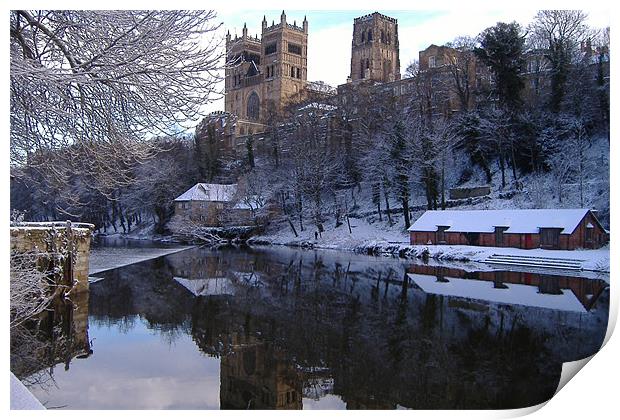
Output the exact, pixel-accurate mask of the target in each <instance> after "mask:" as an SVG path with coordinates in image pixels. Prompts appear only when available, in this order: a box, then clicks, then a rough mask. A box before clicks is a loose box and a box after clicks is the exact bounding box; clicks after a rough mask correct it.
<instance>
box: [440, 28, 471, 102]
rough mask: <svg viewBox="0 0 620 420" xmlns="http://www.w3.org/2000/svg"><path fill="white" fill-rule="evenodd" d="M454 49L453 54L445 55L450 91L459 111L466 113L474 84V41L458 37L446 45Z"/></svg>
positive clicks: (466, 37)
mask: <svg viewBox="0 0 620 420" xmlns="http://www.w3.org/2000/svg"><path fill="white" fill-rule="evenodd" d="M446 46H447V47H450V48H454V49H455V50H456V51H455V54H450V55H447V56H446V58H447V59H448V63H447V65H448V69H449V70H450V74H451V75H452V82H453V83H452V85H451V88H452V90H453V91H454V92H455V93H456V94H457V96H458V98H459V103H460V108H461V111H463V112H467V111H468V110H469V104H470V99H471V94H472V90H473V88H474V86H473V85H474V83H475V72H476V55H475V54H474V48H475V46H476V41H475V40H474V39H473V38H471V37H468V36H460V37H458V38H456V39H454V41H452V42H449V43H448V44H446Z"/></svg>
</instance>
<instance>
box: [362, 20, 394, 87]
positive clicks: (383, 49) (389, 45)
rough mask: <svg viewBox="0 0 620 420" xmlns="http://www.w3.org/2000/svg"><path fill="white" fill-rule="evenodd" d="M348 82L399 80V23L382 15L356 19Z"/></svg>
mask: <svg viewBox="0 0 620 420" xmlns="http://www.w3.org/2000/svg"><path fill="white" fill-rule="evenodd" d="M351 80H352V81H354V82H355V81H358V80H374V81H377V82H384V83H385V82H393V81H394V80H400V58H399V56H398V23H397V21H396V19H394V18H391V17H389V16H385V15H382V14H381V13H377V12H375V13H373V14H370V15H366V16H362V17H358V18H355V20H354V22H353V43H352V50H351Z"/></svg>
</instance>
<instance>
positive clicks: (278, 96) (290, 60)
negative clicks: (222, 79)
mask: <svg viewBox="0 0 620 420" xmlns="http://www.w3.org/2000/svg"><path fill="white" fill-rule="evenodd" d="M307 55H308V21H307V20H306V18H305V17H304V20H303V22H302V25H301V26H297V23H296V22H293V23H292V24H291V23H288V22H287V21H286V14H285V13H284V11H282V15H281V16H280V21H279V22H278V23H272V24H271V25H270V26H268V25H267V19H266V17H263V22H262V32H261V37H260V38H259V37H258V36H255V37H253V36H249V35H248V30H247V27H246V26H245V25H244V26H243V33H242V35H241V37H237V36H235V37H234V38H232V37H231V35H230V33H228V34H227V35H226V59H227V62H228V63H229V65H228V66H227V68H226V85H225V111H226V112H227V113H229V114H233V115H235V116H236V117H237V125H236V126H235V129H236V131H235V136H246V135H249V134H255V133H262V132H264V131H265V128H266V124H269V120H270V118H271V117H272V116H273V115H274V114H276V113H278V112H280V111H281V110H282V108H283V107H284V106H285V105H286V104H287V103H290V102H299V101H300V100H301V98H302V96H303V90H304V88H305V86H306V81H307V77H308V58H307Z"/></svg>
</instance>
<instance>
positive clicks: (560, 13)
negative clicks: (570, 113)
mask: <svg viewBox="0 0 620 420" xmlns="http://www.w3.org/2000/svg"><path fill="white" fill-rule="evenodd" d="M587 16H588V15H587V14H586V13H584V12H583V11H581V10H540V11H539V12H538V13H537V14H536V16H535V17H534V21H533V22H532V23H531V25H530V27H529V31H530V32H531V34H532V35H531V37H534V38H537V42H538V43H539V45H540V46H541V47H543V48H544V49H545V50H546V51H547V52H546V57H547V59H548V60H549V62H550V64H551V107H552V109H553V110H554V111H556V112H557V111H559V110H560V106H561V104H562V100H563V98H564V95H565V90H566V81H567V77H568V72H569V66H570V65H571V64H572V63H574V62H575V61H576V57H577V56H578V54H579V50H580V46H581V43H582V42H583V41H585V39H586V38H587V37H588V34H589V32H590V31H589V29H588V27H587V26H586V24H585V21H586V18H587Z"/></svg>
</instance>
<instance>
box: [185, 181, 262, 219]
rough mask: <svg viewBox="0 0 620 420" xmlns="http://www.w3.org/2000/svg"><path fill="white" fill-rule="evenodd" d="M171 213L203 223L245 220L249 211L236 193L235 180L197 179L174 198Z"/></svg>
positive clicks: (249, 217)
mask: <svg viewBox="0 0 620 420" xmlns="http://www.w3.org/2000/svg"><path fill="white" fill-rule="evenodd" d="M174 214H175V216H181V217H183V218H187V219H188V220H191V221H194V222H198V223H200V224H202V225H204V226H224V225H226V224H229V223H230V222H232V224H237V225H239V224H241V225H244V224H248V223H249V221H251V219H252V211H251V209H250V207H249V206H246V205H244V203H243V202H242V200H241V199H240V197H238V196H237V184H231V185H223V184H204V183H198V184H196V185H194V186H193V187H192V188H190V189H189V190H187V191H185V192H184V193H183V194H181V195H180V196H178V197H177V198H176V199H175V200H174Z"/></svg>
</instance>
